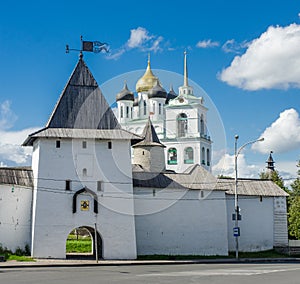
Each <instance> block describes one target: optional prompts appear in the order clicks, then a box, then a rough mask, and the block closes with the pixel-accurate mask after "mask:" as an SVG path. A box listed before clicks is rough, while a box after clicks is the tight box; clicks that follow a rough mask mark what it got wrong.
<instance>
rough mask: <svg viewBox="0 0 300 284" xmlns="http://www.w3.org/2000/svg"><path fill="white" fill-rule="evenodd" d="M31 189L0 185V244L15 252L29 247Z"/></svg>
mask: <svg viewBox="0 0 300 284" xmlns="http://www.w3.org/2000/svg"><path fill="white" fill-rule="evenodd" d="M31 209H32V188H30V187H22V186H17V185H7V184H1V185H0V244H1V246H2V247H3V248H4V247H6V248H8V249H9V250H11V251H13V252H14V251H15V250H16V248H18V247H20V248H21V249H24V248H25V246H26V245H28V246H29V247H30V245H31Z"/></svg>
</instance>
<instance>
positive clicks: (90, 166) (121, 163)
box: [32, 139, 136, 259]
mask: <svg viewBox="0 0 300 284" xmlns="http://www.w3.org/2000/svg"><path fill="white" fill-rule="evenodd" d="M55 141H56V140H55V139H40V141H39V144H40V147H39V155H36V157H38V156H39V163H38V171H37V176H36V177H37V181H38V182H37V189H38V190H37V191H36V193H37V194H36V202H35V203H36V204H35V207H34V209H35V214H34V220H33V226H34V228H33V239H32V248H33V249H32V255H33V256H34V257H38V258H65V257H66V248H65V246H66V239H67V236H68V234H69V233H70V232H71V231H72V230H73V229H74V228H77V227H80V226H88V227H92V228H94V225H95V223H96V224H97V228H98V232H99V234H100V235H101V237H102V241H103V257H104V258H106V259H124V258H126V259H134V258H135V257H136V242H135V225H134V216H133V214H134V211H133V200H132V173H131V164H130V151H129V149H130V142H129V141H123V142H122V141H117V140H114V141H112V149H108V141H99V140H98V141H94V140H88V139H87V140H85V141H87V148H86V149H83V148H82V140H80V139H78V140H74V141H73V143H72V141H71V140H61V147H60V148H56V146H55ZM34 162H35V161H33V163H34ZM83 169H86V170H87V174H86V175H85V176H84V175H83ZM66 180H71V190H66V189H65V183H66V182H65V181H66ZM98 181H99V182H100V181H101V188H100V189H99V190H98V188H97V184H98ZM84 187H87V188H89V189H90V190H91V191H93V192H94V193H95V194H96V195H97V197H98V202H99V208H98V210H99V212H98V214H96V213H94V212H93V199H92V198H91V195H89V194H80V195H78V198H77V206H80V205H79V204H80V200H81V199H84V200H89V201H90V209H89V211H81V210H80V208H79V207H78V208H77V211H76V213H73V210H72V204H73V203H72V202H73V195H74V194H75V192H76V191H78V190H80V189H82V188H84ZM124 244H126V245H124Z"/></svg>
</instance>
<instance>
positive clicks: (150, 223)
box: [134, 188, 228, 255]
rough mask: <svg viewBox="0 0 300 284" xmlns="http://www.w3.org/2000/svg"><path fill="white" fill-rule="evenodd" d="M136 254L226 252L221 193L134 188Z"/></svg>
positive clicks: (225, 225) (223, 199)
mask: <svg viewBox="0 0 300 284" xmlns="http://www.w3.org/2000/svg"><path fill="white" fill-rule="evenodd" d="M134 193H135V200H134V204H135V212H136V216H135V222H136V239H137V252H138V255H153V254H165V255H179V254H181V255H189V254H190V255H227V254H228V240H227V216H226V202H225V193H224V192H220V191H213V192H211V191H203V197H202V196H201V191H199V190H190V191H183V190H178V189H172V188H170V189H164V190H161V191H159V190H154V189H149V188H148V189H147V188H134Z"/></svg>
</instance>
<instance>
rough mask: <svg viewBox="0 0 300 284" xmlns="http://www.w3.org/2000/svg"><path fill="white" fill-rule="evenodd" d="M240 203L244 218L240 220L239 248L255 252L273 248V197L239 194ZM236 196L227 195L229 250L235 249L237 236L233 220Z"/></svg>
mask: <svg viewBox="0 0 300 284" xmlns="http://www.w3.org/2000/svg"><path fill="white" fill-rule="evenodd" d="M238 204H239V207H240V210H241V211H240V214H241V216H242V220H241V221H239V223H238V224H239V227H240V232H241V235H240V237H239V250H240V251H245V252H254V251H262V250H269V249H272V248H273V244H274V240H273V235H274V230H273V224H274V220H273V218H274V217H273V197H262V199H260V197H259V196H239V199H238ZM233 213H234V196H233V195H227V216H228V241H229V244H228V246H229V251H235V238H234V236H233V228H234V226H235V221H234V220H232V214H233Z"/></svg>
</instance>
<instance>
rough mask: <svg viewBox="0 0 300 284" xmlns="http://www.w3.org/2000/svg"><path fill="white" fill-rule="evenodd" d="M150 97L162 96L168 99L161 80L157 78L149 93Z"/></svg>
mask: <svg viewBox="0 0 300 284" xmlns="http://www.w3.org/2000/svg"><path fill="white" fill-rule="evenodd" d="M148 98H149V99H153V98H162V99H166V98H167V92H166V90H165V89H164V88H163V87H162V86H161V85H160V83H159V81H158V80H157V81H156V83H155V85H154V87H153V88H152V89H150V90H149V93H148Z"/></svg>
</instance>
